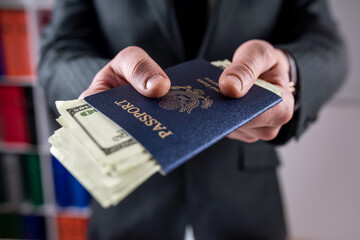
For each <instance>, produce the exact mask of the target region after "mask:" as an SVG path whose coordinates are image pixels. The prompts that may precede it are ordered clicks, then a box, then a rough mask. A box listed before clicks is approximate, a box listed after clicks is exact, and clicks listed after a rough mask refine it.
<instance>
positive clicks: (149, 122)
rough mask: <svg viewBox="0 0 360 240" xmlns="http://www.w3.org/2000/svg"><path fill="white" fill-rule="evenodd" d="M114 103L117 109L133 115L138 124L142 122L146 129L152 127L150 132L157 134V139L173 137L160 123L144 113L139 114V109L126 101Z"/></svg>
mask: <svg viewBox="0 0 360 240" xmlns="http://www.w3.org/2000/svg"><path fill="white" fill-rule="evenodd" d="M114 103H115V104H116V105H118V106H119V107H121V109H123V110H125V111H127V112H128V113H130V114H131V115H133V116H134V117H135V118H137V119H138V120H139V121H140V122H143V123H144V124H145V125H146V126H148V127H151V126H153V128H152V131H154V132H157V134H158V135H159V137H161V138H162V139H165V138H166V137H168V136H170V135H173V132H172V131H170V130H168V129H167V127H166V126H164V125H163V124H162V123H160V122H159V121H158V120H157V119H155V118H153V117H151V116H150V115H149V114H147V113H146V112H141V110H140V108H138V107H136V106H134V105H133V104H131V103H130V102H128V101H126V100H122V101H115V102H114Z"/></svg>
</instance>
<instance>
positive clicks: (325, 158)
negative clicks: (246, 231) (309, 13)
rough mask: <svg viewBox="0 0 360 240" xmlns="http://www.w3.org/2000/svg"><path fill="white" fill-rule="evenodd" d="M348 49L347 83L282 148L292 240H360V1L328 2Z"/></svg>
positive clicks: (283, 176)
mask: <svg viewBox="0 0 360 240" xmlns="http://www.w3.org/2000/svg"><path fill="white" fill-rule="evenodd" d="M330 4H331V7H332V11H333V14H334V16H335V18H336V19H337V21H338V24H339V25H340V28H341V31H342V33H343V35H344V37H345V40H346V42H347V45H348V52H349V64H350V72H349V75H348V78H347V83H346V85H345V86H344V87H343V88H342V89H341V91H340V92H339V93H338V94H337V95H336V96H335V98H334V99H333V100H332V101H331V102H330V103H329V104H328V105H327V106H326V107H325V108H324V110H323V111H322V112H321V114H320V116H319V119H318V122H317V123H315V124H314V125H313V126H312V127H311V128H310V129H309V131H308V132H307V133H305V135H304V136H303V137H302V138H301V139H300V142H295V141H293V142H291V143H290V144H288V145H287V146H285V147H282V148H281V149H280V154H281V157H282V159H283V165H282V168H281V171H280V173H281V179H282V186H283V193H284V201H285V204H286V207H287V218H288V224H289V230H290V233H291V236H292V237H293V238H294V239H312V240H313V239H316V240H322V239H324V240H325V239H326V240H339V239H341V240H347V239H360V228H359V223H360V207H359V203H360V187H359V184H360V174H359V172H360V157H359V150H360V140H359V136H360V127H359V126H358V124H359V119H360V95H359V92H360V81H359V78H358V77H359V76H360V66H359V63H360V48H359V43H360V27H359V23H360V14H359V12H360V1H359V0H343V1H336V0H332V1H330Z"/></svg>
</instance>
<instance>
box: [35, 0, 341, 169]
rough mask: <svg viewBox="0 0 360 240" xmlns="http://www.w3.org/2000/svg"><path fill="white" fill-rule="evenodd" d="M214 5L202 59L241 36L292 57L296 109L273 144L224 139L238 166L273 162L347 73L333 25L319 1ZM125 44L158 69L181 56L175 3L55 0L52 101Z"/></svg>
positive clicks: (70, 92)
mask: <svg viewBox="0 0 360 240" xmlns="http://www.w3.org/2000/svg"><path fill="white" fill-rule="evenodd" d="M213 9H214V10H213V14H212V16H211V18H210V19H209V24H208V27H207V29H206V32H205V36H204V38H203V40H202V44H201V46H200V49H199V52H198V54H197V56H198V57H199V58H204V59H206V60H209V61H210V60H219V59H224V58H228V59H231V58H232V54H233V53H234V51H235V49H236V48H237V47H238V46H239V45H240V44H242V43H243V42H245V41H247V40H250V39H264V40H267V41H269V42H270V43H272V44H274V45H275V46H276V47H279V48H283V49H286V50H287V51H288V52H290V53H291V54H292V56H293V57H294V59H295V60H296V64H297V70H298V79H299V85H300V93H299V99H298V101H299V102H300V109H299V110H298V111H297V112H296V113H295V115H294V118H293V119H292V120H291V121H290V122H289V123H288V124H287V125H285V126H284V127H283V128H282V130H281V132H280V134H279V136H278V137H277V138H276V139H275V140H274V141H272V142H270V143H265V142H262V141H259V142H257V143H254V144H243V143H241V142H232V143H231V144H230V145H227V146H228V147H230V146H231V148H233V149H234V152H237V150H235V149H241V152H242V154H240V155H239V156H240V157H239V156H238V155H236V156H234V158H240V159H239V160H240V161H239V166H240V167H241V168H244V169H259V168H263V169H264V168H274V166H276V165H277V163H278V162H277V157H276V154H275V152H274V147H273V145H276V144H283V143H285V142H286V141H288V140H289V139H290V138H292V137H297V138H298V137H299V136H300V135H301V134H302V133H303V132H304V130H305V129H306V128H307V127H308V126H309V125H310V123H312V122H313V121H314V120H315V119H316V116H317V114H318V112H319V110H320V108H321V106H323V104H324V103H325V102H326V101H327V100H328V99H329V98H330V97H331V96H332V94H333V93H334V92H335V91H336V90H337V89H338V88H339V86H340V85H341V83H342V80H343V79H344V75H345V69H346V61H345V51H344V45H343V43H342V41H341V38H340V37H339V35H338V31H337V27H336V24H335V23H334V22H333V20H332V18H331V16H330V15H329V11H328V8H327V4H326V2H325V1H324V0H291V1H290V0H289V1H287V0H273V1H269V0H238V1H231V0H222V1H220V0H219V1H215V5H214V8H213ZM195 21H196V20H195ZM130 45H136V46H140V47H142V48H143V49H144V50H145V51H146V52H148V53H149V55H150V56H151V57H152V58H153V59H154V60H155V61H156V62H157V63H159V65H160V66H161V67H163V68H167V67H169V66H172V65H175V64H177V63H180V62H182V61H184V59H185V58H184V47H183V44H182V40H181V36H180V31H179V27H178V24H177V22H176V17H175V11H174V9H173V4H172V1H168V0H148V1H146V0H142V1H140V0H139V1H133V0H127V1H125V0H124V1H121V0H118V1H117V0H61V1H57V3H56V8H55V12H54V15H53V19H52V22H51V25H50V27H49V28H48V29H47V31H46V32H45V35H44V37H43V43H42V52H41V61H40V65H39V75H40V83H41V84H42V85H43V86H44V88H45V91H46V94H47V98H48V102H49V104H50V106H51V107H53V108H54V102H55V100H60V99H63V100H68V99H74V98H77V97H78V96H79V95H80V93H81V92H82V91H84V90H85V89H86V88H87V87H88V86H89V85H90V82H91V81H92V79H93V77H94V75H95V74H96V72H97V71H99V70H100V69H101V68H102V67H103V66H104V65H105V64H106V63H107V62H108V61H109V60H110V59H111V58H113V57H114V56H115V55H116V54H117V53H118V52H119V51H121V50H122V49H123V48H125V47H127V46H130ZM227 141H230V140H227ZM220 145H221V144H220ZM216 146H219V145H216ZM216 146H215V148H216ZM211 151H214V148H212V150H211ZM219 151H220V150H219ZM229 151H230V150H229ZM230 152H231V151H230ZM203 154H206V151H205V153H203ZM204 164H206V163H204Z"/></svg>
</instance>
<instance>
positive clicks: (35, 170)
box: [23, 154, 44, 205]
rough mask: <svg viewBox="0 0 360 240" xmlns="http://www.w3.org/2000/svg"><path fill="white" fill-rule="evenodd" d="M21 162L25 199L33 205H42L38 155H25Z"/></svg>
mask: <svg viewBox="0 0 360 240" xmlns="http://www.w3.org/2000/svg"><path fill="white" fill-rule="evenodd" d="M23 160H24V162H23V164H24V165H23V166H24V175H25V179H26V181H25V186H26V195H27V198H28V199H29V200H30V202H31V203H32V204H34V205H42V204H43V203H44V198H43V190H42V183H41V167H40V158H39V155H37V154H27V155H25V159H23Z"/></svg>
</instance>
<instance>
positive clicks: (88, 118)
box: [49, 99, 161, 208]
mask: <svg viewBox="0 0 360 240" xmlns="http://www.w3.org/2000/svg"><path fill="white" fill-rule="evenodd" d="M56 107H57V109H58V111H59V113H60V114H61V116H60V117H59V118H58V119H57V121H58V122H59V123H60V124H61V126H62V128H60V129H59V130H57V131H55V133H54V134H53V135H52V136H51V137H50V138H49V142H50V144H51V145H52V147H51V149H50V151H51V153H52V154H53V155H54V156H55V157H56V158H57V159H58V160H59V161H60V162H61V163H62V164H63V165H64V167H65V168H66V169H67V170H69V172H70V173H71V174H72V175H73V176H74V177H75V178H76V179H77V180H78V181H79V182H80V183H81V184H82V185H83V186H84V187H85V188H86V189H87V190H88V191H89V193H90V194H91V195H92V196H93V197H94V198H95V199H96V200H97V201H98V202H99V203H100V205H101V206H103V207H104V208H107V207H109V206H111V205H116V204H118V203H119V202H120V201H121V200H122V199H124V198H125V197H126V196H127V195H129V194H130V193H131V192H132V191H133V190H135V189H136V188H137V187H138V186H139V185H140V184H142V183H143V182H144V181H146V180H147V179H148V178H149V177H151V176H152V175H153V174H155V173H156V172H158V171H160V169H161V168H160V166H159V165H158V163H157V162H156V161H155V159H153V157H152V156H151V154H150V153H149V152H148V151H147V150H146V149H145V148H144V147H143V146H142V145H141V144H139V143H138V142H137V141H136V140H135V139H133V138H132V137H131V136H129V135H128V134H127V133H126V132H125V131H124V130H123V129H122V128H121V127H119V126H118V125H116V124H115V123H114V122H112V121H111V120H110V119H108V118H107V117H105V116H103V115H102V114H101V113H99V112H98V111H96V110H95V109H94V108H93V107H91V106H90V105H89V104H87V103H86V102H85V101H84V100H82V99H77V100H72V101H58V102H56Z"/></svg>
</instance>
